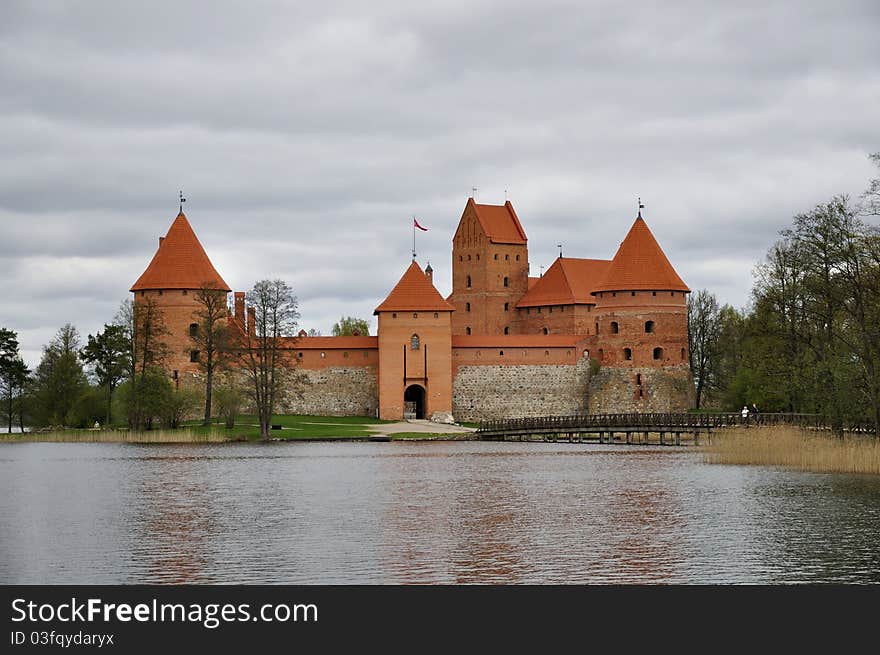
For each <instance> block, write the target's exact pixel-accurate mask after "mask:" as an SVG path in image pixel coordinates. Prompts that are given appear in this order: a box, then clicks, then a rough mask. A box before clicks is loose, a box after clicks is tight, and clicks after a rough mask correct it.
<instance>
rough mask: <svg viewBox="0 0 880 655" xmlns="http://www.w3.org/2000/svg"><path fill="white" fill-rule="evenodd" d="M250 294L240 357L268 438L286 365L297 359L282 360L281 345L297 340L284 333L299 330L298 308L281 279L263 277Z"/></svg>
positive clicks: (261, 424)
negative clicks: (297, 328) (251, 316)
mask: <svg viewBox="0 0 880 655" xmlns="http://www.w3.org/2000/svg"><path fill="white" fill-rule="evenodd" d="M247 297H248V301H249V303H248V304H249V307H248V314H249V319H248V325H246V326H242V329H241V340H242V347H241V349H240V350H239V357H240V359H241V361H242V364H243V368H244V369H245V370H246V372H247V374H248V375H249V377H250V380H251V383H252V388H251V396H252V398H253V401H254V405H255V407H256V409H257V414H258V418H259V422H260V437H261V438H262V439H268V438H269V428H270V424H271V421H272V413H273V411H274V409H275V404H276V401H277V398H278V391H279V388H280V385H281V381H282V379H283V378H284V369H285V368H287V367H290V366H293V365H295V361H287V362H285V361H283V352H282V348H283V347H284V346H287V347H290V346H291V345H292V344H293V342H294V337H293V336H285V335H294V334H296V327H297V321H298V319H299V312H298V311H297V299H296V296H294V295H293V290H292V289H291V288H290V287H289V286H288V285H287V283H286V282H284V281H282V280H260V281H259V282H257V283H256V284H255V285H254V288H253V289H251V291H250V292H249V293H248V295H247ZM251 312H252V313H253V325H251V321H250V314H251Z"/></svg>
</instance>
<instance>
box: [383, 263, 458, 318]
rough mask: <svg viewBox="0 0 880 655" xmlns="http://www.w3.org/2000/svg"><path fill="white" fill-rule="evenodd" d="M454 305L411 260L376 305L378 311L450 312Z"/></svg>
mask: <svg viewBox="0 0 880 655" xmlns="http://www.w3.org/2000/svg"><path fill="white" fill-rule="evenodd" d="M453 310H454V307H453V306H452V305H450V304H449V303H448V302H446V301H445V300H444V299H443V296H441V295H440V292H439V291H437V289H436V288H435V287H434V285H433V284H432V283H431V280H429V279H428V276H427V275H425V273H424V271H422V268H421V267H420V266H419V265H418V263H416V261H415V260H413V262H412V264H410V265H409V268H407V269H406V272H405V273H404V274H403V277H401V278H400V281H399V282H398V283H397V285H396V286H395V287H394V288H393V289H392V290H391V293H389V294H388V297H387V298H385V300H384V301H382V304H381V305H379V306H378V307H376V309H375V311H374V312H373V313H374V314H378V313H379V312H407V311H432V312H451V311H453Z"/></svg>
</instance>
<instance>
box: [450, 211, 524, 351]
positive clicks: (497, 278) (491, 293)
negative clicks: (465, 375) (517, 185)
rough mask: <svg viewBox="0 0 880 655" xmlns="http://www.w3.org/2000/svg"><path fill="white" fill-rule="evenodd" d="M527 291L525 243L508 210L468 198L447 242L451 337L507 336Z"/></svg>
mask: <svg viewBox="0 0 880 655" xmlns="http://www.w3.org/2000/svg"><path fill="white" fill-rule="evenodd" d="M528 287H529V249H528V239H527V238H526V233H525V231H524V230H523V228H522V225H520V222H519V219H518V218H517V216H516V212H515V211H514V210H513V205H512V204H511V203H510V201H507V202H505V203H504V204H503V205H478V204H477V203H476V202H474V199H473V198H468V201H467V204H466V205H465V208H464V212H463V213H462V215H461V220H460V221H459V223H458V229H457V230H456V231H455V236H454V237H453V239H452V293H451V294H450V296H449V298H448V300H449V302H451V303H452V305H453V306H454V307H455V314H453V316H452V333H453V334H457V335H461V334H483V335H488V334H507V333H508V332H509V333H511V334H513V333H514V329H513V326H514V323H515V321H516V303H517V301H518V300H519V299H520V298H522V297H523V295H525V293H526V291H528Z"/></svg>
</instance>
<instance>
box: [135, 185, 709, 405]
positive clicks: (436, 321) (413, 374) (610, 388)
mask: <svg viewBox="0 0 880 655" xmlns="http://www.w3.org/2000/svg"><path fill="white" fill-rule="evenodd" d="M528 255H529V253H528V239H527V237H526V233H525V231H524V230H523V227H522V225H521V223H520V221H519V218H518V217H517V215H516V212H515V211H514V209H513V205H512V204H511V203H510V202H509V201H508V202H506V203H505V204H504V205H484V204H477V203H476V202H475V201H474V199H473V198H469V199H468V201H467V204H466V205H465V208H464V212H463V213H462V216H461V220H460V221H459V224H458V228H457V229H456V231H455V235H454V237H453V240H452V293H451V294H450V295H449V297H448V298H443V296H442V295H441V294H440V293H439V292H438V291H437V289H436V288H435V287H434V284H433V270H432V269H431V267H430V265H429V266H428V267H427V268H426V269H424V270H423V269H422V268H421V267H420V266H419V264H418V263H417V262H416V261H415V259H413V261H412V263H410V264H409V266H408V267H407V269H406V270H405V271H404V273H403V275H402V277H401V278H400V281H399V282H398V283H397V285H396V286H395V287H394V288H393V289H392V290H391V292H390V293H389V294H388V296H387V297H386V298H385V299H384V300H383V301H382V302H381V303H379V304H378V306H377V307H376V309H375V312H374V314H375V315H376V316H378V326H379V327H378V334H377V336H346V337H309V336H305V333H303V332H301V333H300V335H299V336H298V337H293V335H291V338H290V339H287V340H286V341H285V344H286V346H285V347H286V350H287V351H288V353H287V354H288V357H289V359H290V361H296V362H297V368H298V370H299V371H301V372H303V373H304V374H305V376H306V378H307V379H308V382H309V384H307V385H305V387H304V388H303V390H302V392H301V393H288V394H285V396H284V398H283V401H282V407H280V408H279V411H285V412H290V413H298V414H317V415H353V416H358V415H359V416H379V417H380V418H383V419H401V418H404V417H407V418H431V419H433V420H440V421H450V420H453V417H454V420H457V421H479V420H484V419H491V418H508V417H517V416H542V415H566V414H579V413H604V412H667V411H681V410H685V409H687V408H688V407H689V406H690V403H691V397H692V394H693V384H692V379H691V375H690V370H689V366H688V353H687V347H688V339H687V294H688V293H689V292H690V290H689V289H688V287H687V285H686V284H685V283H684V282H683V281H682V279H681V278H680V277H679V276H678V274H677V273H676V272H675V269H674V268H673V267H672V265H671V264H670V263H669V260H668V259H667V258H666V255H665V254H664V253H663V250H662V249H661V248H660V246H659V244H658V243H657V241H656V240H655V239H654V236H653V234H652V233H651V231H650V230H649V229H648V226H647V224H646V223H645V221H644V219H643V218H642V216H641V212H639V215H638V217H637V218H636V220H635V222H634V223H633V225H632V227H631V228H630V230H629V233H628V234H627V235H626V237H625V238H624V240H623V242H622V243H621V244H620V247H619V248H618V250H617V253H616V254H615V255H614V257H613V258H612V259H610V260H599V259H577V258H570V257H562V255H561V254H560V256H559V257H558V258H557V259H556V261H555V262H554V263H553V264H552V266H550V268H549V269H547V271H546V272H545V273H544V274H543V275H542V276H540V277H530V276H529V256H528ZM206 283H207V284H208V285H209V286H210V287H211V288H214V289H218V290H222V291H224V292H226V293H229V292H230V291H231V289H230V287H229V285H227V284H226V282H225V281H224V280H223V278H222V277H221V276H220V274H219V273H218V272H217V270H216V269H215V268H214V266H213V265H212V264H211V261H210V259H209V258H208V255H207V253H206V252H205V250H204V248H203V247H202V245H201V243H199V240H198V238H197V237H196V235H195V233H194V231H193V229H192V227H191V225H190V223H189V221H188V220H187V218H186V216H185V215H184V214H183V212H182V211H181V212H180V213H179V214H178V216H177V218H176V219H175V220H174V222H173V223H172V225H171V227H170V229H169V230H168V233H167V235H166V236H165V237H161V238H160V239H159V248H158V250H157V251H156V254H155V255H154V256H153V259H152V260H151V261H150V264H149V266H148V267H147V269H146V270H145V271H144V273H143V274H142V275H141V276H140V278H138V280H137V282H135V283H134V285H133V286H132V287H131V291H132V292H133V293H134V300H135V302H138V301H139V300H140V299H142V298H146V297H150V298H152V299H153V300H154V301H155V303H156V304H157V306H158V307H159V308H160V309H161V310H162V311H163V313H164V318H165V322H166V325H167V327H168V329H169V332H170V335H169V337H168V339H167V345H168V346H169V349H170V351H171V357H170V358H169V360H168V362H167V364H166V366H167V368H168V370H169V374H170V375H171V376H172V377H173V378H175V379H176V380H178V381H179V380H180V379H181V378H184V379H192V378H195V377H198V375H199V363H198V362H199V357H200V353H199V352H198V351H196V350H193V342H192V341H191V339H190V336H189V335H190V334H191V331H192V330H193V329H196V328H197V325H196V323H195V321H196V319H195V318H194V313H195V311H196V310H197V308H198V304H197V301H196V299H195V296H196V291H197V290H198V289H199V288H201V287H202V286H203V285H204V284H206ZM246 304H247V299H246V297H245V294H244V293H242V292H236V293H235V294H234V309H233V311H231V312H230V317H229V318H230V321H234V322H236V323H237V324H238V325H239V326H240V327H241V328H242V329H253V328H252V326H253V317H252V316H251V314H250V312H249V311H248V310H247V309H246ZM246 314H247V315H246Z"/></svg>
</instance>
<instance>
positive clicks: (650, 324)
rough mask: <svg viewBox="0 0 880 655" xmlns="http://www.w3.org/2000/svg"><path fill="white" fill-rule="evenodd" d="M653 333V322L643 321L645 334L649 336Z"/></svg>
mask: <svg viewBox="0 0 880 655" xmlns="http://www.w3.org/2000/svg"><path fill="white" fill-rule="evenodd" d="M653 331H654V321H645V332H647V333H648V334H650V333H651V332H653Z"/></svg>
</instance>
